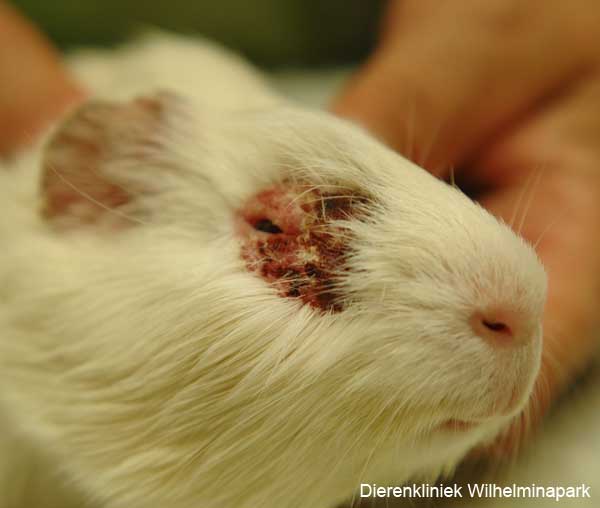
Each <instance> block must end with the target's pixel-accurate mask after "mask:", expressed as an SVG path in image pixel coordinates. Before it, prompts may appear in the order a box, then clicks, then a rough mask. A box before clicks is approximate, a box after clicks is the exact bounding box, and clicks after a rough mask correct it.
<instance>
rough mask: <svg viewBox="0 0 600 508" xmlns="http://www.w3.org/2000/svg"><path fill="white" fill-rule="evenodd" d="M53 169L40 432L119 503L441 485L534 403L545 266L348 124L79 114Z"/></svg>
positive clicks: (103, 108) (142, 109) (51, 160)
mask: <svg viewBox="0 0 600 508" xmlns="http://www.w3.org/2000/svg"><path fill="white" fill-rule="evenodd" d="M43 167H44V170H43V178H42V197H43V202H44V205H43V216H44V220H45V221H46V223H48V224H49V225H50V226H51V231H52V235H53V237H54V238H56V242H57V244H59V245H60V247H57V249H58V251H60V252H61V253H63V254H64V255H71V256H77V259H78V261H77V262H74V263H73V264H71V266H68V267H67V266H62V267H61V268H60V269H55V270H54V272H55V275H54V276H56V277H62V280H66V281H68V282H67V283H63V285H62V286H61V288H63V289H61V291H62V293H61V294H60V295H58V296H57V297H56V298H55V299H54V302H55V303H54V309H55V310H54V313H55V314H54V315H55V317H56V316H58V317H60V319H54V320H51V326H53V327H54V328H53V329H52V330H50V333H53V334H54V335H55V336H57V337H58V336H60V337H64V340H63V342H62V345H61V346H60V347H61V348H63V349H64V351H63V354H62V356H61V357H60V358H61V372H60V376H58V375H57V378H56V381H55V385H53V386H55V387H56V386H57V385H60V387H61V389H62V390H63V393H65V394H68V397H66V398H67V399H68V401H69V413H68V415H69V416H68V417H67V415H66V413H65V414H60V416H59V417H56V418H55V419H54V420H53V419H52V418H50V417H49V420H50V421H51V426H52V428H53V430H54V431H55V432H56V433H57V434H58V435H59V436H60V438H61V440H62V441H61V442H62V443H63V444H64V446H71V448H70V449H71V450H73V453H72V455H73V456H74V457H75V459H74V462H75V463H76V464H77V466H76V467H74V469H77V468H79V469H77V470H85V471H93V472H94V474H88V475H87V476H88V477H89V478H92V479H91V480H86V481H92V482H96V483H97V484H98V486H103V487H105V486H109V485H110V488H109V489H108V491H109V492H111V493H114V495H119V496H121V497H120V499H131V500H136V499H138V500H139V499H146V498H150V499H162V500H169V502H172V500H174V499H175V500H177V499H206V500H209V499H210V500H212V501H210V502H214V503H227V500H228V499H229V498H228V497H227V496H234V495H235V493H236V492H237V493H238V494H239V493H240V492H246V493H248V496H247V499H249V500H248V503H254V504H248V506H256V505H261V504H260V503H264V502H266V501H265V500H266V499H267V498H268V499H271V500H278V499H279V500H280V501H281V502H282V503H284V501H285V499H287V500H288V501H289V499H291V498H293V496H294V493H293V492H290V489H292V487H291V486H290V484H291V483H295V484H296V483H297V484H298V485H299V487H298V492H297V495H298V496H299V498H300V497H301V496H306V495H307V493H306V489H309V487H311V486H312V487H314V492H320V490H319V489H325V488H326V487H325V486H326V485H334V486H335V489H337V490H336V493H337V494H336V495H339V496H340V498H343V496H345V495H348V489H350V491H351V490H352V488H354V487H355V486H356V485H357V484H358V482H360V481H362V480H367V479H372V480H376V481H381V480H380V479H381V478H382V477H385V476H386V475H387V476H388V477H390V475H392V476H391V478H398V479H397V480H396V481H402V480H404V479H407V478H408V477H410V476H412V475H414V474H425V473H431V472H433V474H437V473H439V472H440V471H442V470H443V469H444V468H449V467H451V466H452V465H453V464H455V463H456V461H457V460H458V459H459V458H460V457H461V456H462V455H463V454H464V453H465V452H466V451H467V450H468V449H469V448H470V447H472V446H473V445H474V444H476V443H478V442H480V441H482V440H483V439H489V438H490V437H492V436H493V435H494V434H495V433H497V432H498V431H499V430H500V429H501V428H502V426H504V425H505V424H506V423H507V421H509V420H510V419H511V418H512V417H514V416H515V415H516V414H518V413H519V412H520V411H521V410H522V409H523V407H524V405H525V403H526V401H527V399H528V397H529V395H530V392H531V389H532V384H533V382H534V379H535V377H536V374H537V372H538V368H539V362H540V351H541V339H542V330H541V316H542V311H543V306H544V301H545V292H546V277H545V273H544V270H543V268H542V266H541V264H540V262H539V261H538V259H537V257H536V254H535V252H534V251H533V249H532V248H531V247H530V246H528V245H527V244H526V243H525V242H524V241H523V240H522V239H520V238H519V237H517V236H516V235H515V234H514V233H513V232H512V231H511V230H510V228H509V227H507V226H506V225H504V224H502V223H500V222H498V221H497V220H496V219H495V218H493V217H492V216H491V215H489V214H488V213H487V212H486V211H485V210H483V209H482V208H481V207H479V206H478V205H477V204H475V203H473V202H472V201H471V200H470V199H468V198H467V197H465V196H464V195H463V194H461V193H460V192H459V191H458V190H456V189H454V188H452V187H450V186H448V185H446V184H445V183H443V182H441V181H438V180H437V179H435V178H434V177H432V176H431V175H429V174H428V173H426V172H425V171H423V170H422V169H420V168H418V167H416V166H415V165H413V164H412V163H410V162H409V161H407V160H405V159H404V158H402V157H400V156H399V155H398V154H396V153H393V152H392V151H390V150H388V149H387V148H385V147H384V146H382V145H380V144H379V143H378V142H376V141H375V140H373V139H371V138H370V137H369V136H368V135H366V134H365V133H363V132H362V131H361V130H360V129H358V128H357V127H355V126H352V125H350V124H348V123H346V122H344V121H342V120H338V119H335V118H333V117H331V116H329V115H327V114H324V113H317V112H305V111H297V110H295V109H291V108H290V109H281V108H274V109H273V110H261V111H239V112H231V113H227V114H224V113H222V112H210V111H207V110H206V108H205V107H200V106H198V105H195V104H193V103H191V102H188V101H187V100H186V99H182V98H179V97H176V96H173V95H172V94H168V93H161V94H156V95H153V96H150V97H147V98H143V99H136V100H133V101H131V102H130V103H120V104H116V103H106V102H96V103H90V104H87V105H84V106H83V107H82V108H81V109H80V110H79V111H77V112H75V113H74V114H73V116H72V117H71V118H70V119H67V121H66V122H65V124H64V125H63V126H61V127H59V128H58V129H57V131H56V132H55V134H54V136H53V138H52V139H51V140H50V142H49V144H48V147H47V148H46V152H45V158H44V161H43ZM57 255H58V254H57ZM61 259H62V258H61ZM61 270H62V271H61ZM74 274H75V275H74ZM57 291H58V290H57ZM56 302H58V303H56ZM65 371H66V372H68V373H69V375H65ZM49 396H50V395H49ZM106 407H110V417H109V415H108V414H107V413H103V409H102V408H106ZM59 413H60V411H59V409H58V408H56V411H54V412H50V413H49V414H51V415H56V414H59ZM69 418H77V419H79V420H78V421H79V424H78V425H70V424H69V423H68V421H67V420H68V419H69ZM82 429H84V430H85V432H84V431H83V430H82ZM90 440H93V441H96V442H101V443H104V444H103V445H102V446H97V447H96V448H94V449H93V450H92V449H91V448H90V447H87V446H86V443H87V442H88V441H90ZM150 457H151V458H152V460H150ZM117 465H118V466H117ZM314 471H317V472H318V473H317V474H314ZM142 472H143V473H144V474H146V476H148V477H150V478H152V479H153V481H152V482H146V481H145V482H142V483H140V485H141V487H140V488H139V489H138V490H139V492H138V490H136V488H137V487H133V488H132V485H136V484H137V483H136V478H138V477H139V475H141V474H142ZM393 475H397V476H393ZM175 478H177V480H175ZM217 478H218V481H217V480H216V479H217ZM277 478H288V479H289V478H294V481H291V480H290V481H289V482H288V483H289V484H288V485H287V487H286V488H287V490H286V489H285V488H283V484H281V483H280V482H279V481H278V480H277ZM296 480H298V481H296ZM223 482H225V483H223ZM227 482H228V483H227ZM225 484H227V487H226V488H222V485H225ZM142 487H143V488H142ZM278 489H279V490H278ZM284 490H286V496H287V497H286V498H282V497H280V496H281V492H283V491H284ZM292 490H293V489H292ZM232 492H233V493H232ZM344 492H345V494H344ZM136 496H137V497H136ZM232 499H233V498H232ZM207 503H208V501H207ZM256 503H258V504H256ZM284 504H285V503H284ZM185 506H187V505H185ZM203 506H213V504H206V503H205V504H203ZM214 506H217V504H215V505H214ZM218 506H227V504H218ZM240 506H241V505H240ZM243 506H246V505H243ZM261 506H267V505H265V504H262V505H261ZM268 506H270V505H268ZM290 506H291V504H290ZM294 506H295V505H294Z"/></svg>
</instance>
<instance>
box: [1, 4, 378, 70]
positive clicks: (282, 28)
mask: <svg viewBox="0 0 600 508" xmlns="http://www.w3.org/2000/svg"><path fill="white" fill-rule="evenodd" d="M12 3H13V4H14V5H16V6H17V7H18V8H19V9H20V10H21V11H22V12H23V13H24V14H26V15H27V16H28V17H29V18H30V19H32V20H33V21H34V22H35V23H36V24H37V25H38V26H39V27H40V28H41V29H42V30H43V31H44V32H45V33H46V34H47V35H48V36H49V37H50V38H51V39H52V40H53V41H54V42H55V43H56V44H58V45H59V46H60V47H62V48H64V49H68V48H69V47H73V46H81V45H98V44H102V45H106V44H113V43H117V42H120V41H122V40H124V39H126V38H127V36H128V35H131V34H132V33H133V32H135V31H136V30H137V29H140V28H143V27H146V26H157V27H162V28H165V29H169V30H175V31H178V32H180V33H200V34H203V35H205V36H208V37H211V38H213V39H216V40H219V41H220V42H222V43H223V44H225V45H227V46H229V47H231V48H233V49H235V50H237V51H239V52H241V53H243V54H245V55H246V56H247V57H249V58H250V59H251V60H253V61H254V62H256V63H258V64H260V65H263V66H267V67H279V66H286V67H290V66H307V65H329V64H333V63H335V64H346V63H351V62H356V61H358V60H359V59H361V58H362V57H364V56H365V55H366V54H367V53H368V51H369V49H370V48H371V47H372V45H373V43H374V40H375V34H376V29H377V26H378V22H379V18H380V15H381V11H382V8H383V6H384V4H385V0H250V1H248V0H246V1H245V0H197V1H190V0H167V1H159V0H104V1H94V0H80V1H73V0H13V2H12Z"/></svg>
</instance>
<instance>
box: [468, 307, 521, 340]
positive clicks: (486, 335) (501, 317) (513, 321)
mask: <svg viewBox="0 0 600 508" xmlns="http://www.w3.org/2000/svg"><path fill="white" fill-rule="evenodd" d="M518 321H519V317H518V316H517V315H516V314H515V313H512V312H509V311H507V310H506V309H494V310H486V311H477V312H475V313H474V314H473V315H472V316H471V319H470V320H469V324H470V325H471V328H472V329H473V332H474V333H475V335H476V336H477V337H480V338H482V339H483V340H485V341H487V342H489V343H490V344H492V345H494V346H508V345H511V344H515V343H516V342H518V340H517V332H518V331H519V330H518V328H519V323H518Z"/></svg>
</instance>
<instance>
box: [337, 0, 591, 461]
mask: <svg viewBox="0 0 600 508" xmlns="http://www.w3.org/2000/svg"><path fill="white" fill-rule="evenodd" d="M599 27H600V3H599V2H597V1H596V0H575V1H573V2H563V1H562V0H526V1H523V0H393V1H391V2H390V4H389V6H388V10H387V13H386V16H385V17H384V20H383V24H382V30H381V38H380V43H379V45H378V47H377V48H376V50H375V51H374V52H373V53H372V55H371V57H370V58H369V59H368V61H367V62H366V63H365V64H364V65H363V66H362V68H361V69H359V71H358V72H357V73H356V75H355V76H354V77H353V78H352V79H351V80H350V82H349V83H348V84H347V86H346V87H345V88H344V89H343V90H342V91H341V93H340V94H339V96H338V97H336V98H335V101H334V103H333V104H332V109H333V111H335V112H336V113H338V114H340V115H342V116H345V117H348V118H351V119H353V120H354V121H356V122H358V123H360V124H362V125H364V126H365V127H366V128H367V129H369V130H370V131H371V132H373V133H374V134H375V135H376V136H377V137H379V138H380V139H382V140H383V141H384V142H386V143H388V144H389V145H390V146H392V147H393V148H395V149H396V150H398V151H400V152H401V153H403V154H405V155H406V156H408V157H410V158H412V159H413V160H415V161H416V162H418V163H419V164H421V165H423V166H424V167H425V168H427V169H428V170H430V171H431V172H432V173H434V174H435V175H437V176H439V177H441V178H446V179H451V178H455V179H456V181H457V182H459V184H461V186H464V188H465V189H469V190H470V191H471V192H470V194H471V195H472V196H473V197H474V198H476V199H477V200H479V201H480V202H481V204H482V205H483V206H485V207H486V208H487V209H488V210H489V211H490V212H492V213H493V214H495V215H496V216H498V217H500V218H502V219H504V220H505V221H507V222H509V223H511V224H512V225H513V227H514V228H515V230H517V231H518V232H520V233H521V234H522V236H523V237H524V238H526V239H527V240H529V241H530V242H531V243H532V244H534V245H535V246H536V250H537V252H538V254H539V256H540V258H541V260H542V262H543V263H544V265H545V267H546V271H547V273H548V279H549V294H548V301H547V305H546V309H545V314H544V330H545V333H544V350H543V360H542V367H541V371H540V375H539V377H538V382H537V384H536V387H535V390H534V395H533V397H532V398H531V403H530V407H529V408H528V410H527V411H526V412H525V416H524V417H523V418H522V419H521V420H520V421H519V422H517V423H516V424H515V425H514V426H513V428H512V429H511V432H509V434H508V437H507V441H505V443H508V446H505V445H504V444H503V445H502V446H501V447H494V451H495V452H496V453H501V454H506V453H507V452H511V453H512V452H514V449H515V448H516V446H515V445H517V444H518V443H519V442H520V441H521V440H522V439H523V438H524V437H525V436H526V434H527V432H525V430H527V429H529V428H532V427H534V426H535V425H531V424H532V423H533V424H535V423H537V422H538V421H539V420H540V419H541V417H542V416H543V415H544V414H545V413H546V411H547V410H548V408H549V406H550V405H551V404H552V402H553V401H555V400H556V398H557V397H558V396H559V395H560V394H561V393H562V392H563V391H564V390H565V388H566V387H567V386H568V385H569V384H570V383H572V382H573V380H574V379H576V377H577V376H578V375H579V374H580V372H581V371H582V370H583V369H584V368H585V367H586V365H588V364H589V360H590V358H591V357H592V355H593V354H594V352H595V350H596V349H597V348H598V344H599V332H600V319H599V318H598V317H597V316H598V315H599V314H600V313H599V312H598V310H599V309H600V28H599Z"/></svg>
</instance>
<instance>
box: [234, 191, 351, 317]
mask: <svg viewBox="0 0 600 508" xmlns="http://www.w3.org/2000/svg"><path fill="white" fill-rule="evenodd" d="M360 201H362V197H361V196H359V195H357V194H352V193H350V194H349V193H347V192H344V195H343V196H340V195H336V193H335V192H324V191H322V190H319V189H315V188H313V187H311V186H308V185H302V184H286V183H285V182H284V183H281V184H277V185H274V186H272V187H269V188H267V189H265V190H263V191H261V192H259V193H258V194H256V195H255V196H253V197H252V198H250V199H249V200H248V201H247V202H246V203H245V204H244V206H243V207H242V208H241V210H240V211H239V214H238V218H239V221H240V224H241V226H240V228H239V232H240V236H241V238H242V250H241V255H242V258H243V259H244V261H245V262H246V266H247V268H248V270H250V271H251V272H254V273H256V274H258V275H260V276H261V277H262V278H263V279H264V280H266V281H267V282H268V283H269V284H271V285H273V286H274V287H275V288H277V290H278V292H279V294H280V295H282V296H284V297H288V298H298V299H300V300H301V301H302V302H303V303H305V304H307V305H310V306H311V307H313V308H315V309H319V310H321V311H330V312H340V311H342V310H343V308H344V298H343V295H342V294H341V292H340V290H339V288H338V287H337V285H336V279H337V277H338V276H339V275H340V274H341V273H343V272H345V271H347V270H348V268H347V266H346V264H345V261H346V258H347V255H348V253H349V251H350V246H349V238H348V236H349V233H348V231H347V230H346V229H345V228H344V227H343V225H341V224H339V223H337V224H335V223H333V222H332V221H336V220H344V219H350V218H352V217H354V216H355V215H356V204H357V203H358V202H360ZM265 225H266V227H265ZM260 229H268V230H269V231H270V232H265V231H261V230H260Z"/></svg>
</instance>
